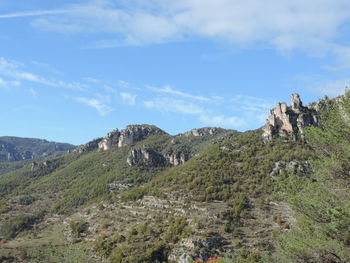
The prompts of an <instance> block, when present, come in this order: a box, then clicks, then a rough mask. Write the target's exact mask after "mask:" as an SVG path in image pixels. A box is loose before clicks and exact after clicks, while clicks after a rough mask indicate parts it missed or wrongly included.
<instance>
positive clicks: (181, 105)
mask: <svg viewBox="0 0 350 263" xmlns="http://www.w3.org/2000/svg"><path fill="white" fill-rule="evenodd" d="M144 106H145V107H146V108H150V109H157V110H160V111H165V112H175V113H183V114H189V115H201V114H202V113H204V109H203V108H201V107H199V106H198V105H195V104H193V103H190V102H186V101H183V100H174V99H169V98H156V99H154V100H150V101H144Z"/></svg>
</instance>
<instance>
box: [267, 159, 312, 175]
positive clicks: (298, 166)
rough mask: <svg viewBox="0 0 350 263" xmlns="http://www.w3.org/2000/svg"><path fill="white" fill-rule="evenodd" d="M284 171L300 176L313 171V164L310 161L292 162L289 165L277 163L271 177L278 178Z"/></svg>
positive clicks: (282, 162) (281, 162)
mask: <svg viewBox="0 0 350 263" xmlns="http://www.w3.org/2000/svg"><path fill="white" fill-rule="evenodd" d="M283 171H290V172H293V173H297V174H300V175H303V174H307V173H310V172H311V171H312V167H311V164H310V163H309V162H308V161H297V160H294V161H291V162H289V163H287V162H284V161H279V162H276V163H275V167H274V168H273V170H272V172H271V173H270V176H278V175H280V174H281V173H282V172H283Z"/></svg>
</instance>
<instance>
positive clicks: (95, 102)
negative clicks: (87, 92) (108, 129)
mask: <svg viewBox="0 0 350 263" xmlns="http://www.w3.org/2000/svg"><path fill="white" fill-rule="evenodd" d="M75 100H76V101H77V102H79V103H82V104H85V105H87V106H89V107H92V108H94V109H95V110H97V112H98V113H99V114H100V115H101V116H103V117H104V116H106V115H108V114H109V113H111V112H112V111H113V110H114V109H113V108H111V107H109V106H108V105H106V104H105V103H104V101H103V100H102V99H98V98H85V97H76V98H75Z"/></svg>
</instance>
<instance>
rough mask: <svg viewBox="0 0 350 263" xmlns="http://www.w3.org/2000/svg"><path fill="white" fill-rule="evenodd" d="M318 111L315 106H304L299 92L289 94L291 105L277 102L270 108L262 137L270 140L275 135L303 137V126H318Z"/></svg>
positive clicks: (294, 137)
mask: <svg viewBox="0 0 350 263" xmlns="http://www.w3.org/2000/svg"><path fill="white" fill-rule="evenodd" d="M318 123H319V112H318V111H317V110H316V108H315V107H304V106H303V104H302V101H301V99H300V96H299V94H292V95H291V106H287V104H286V103H280V102H279V103H277V105H276V107H275V108H274V109H272V110H271V114H270V116H269V118H268V119H267V123H266V125H265V126H264V128H263V138H264V140H265V141H270V140H272V139H274V138H277V137H287V138H291V139H293V140H298V139H304V131H303V128H305V127H307V126H318Z"/></svg>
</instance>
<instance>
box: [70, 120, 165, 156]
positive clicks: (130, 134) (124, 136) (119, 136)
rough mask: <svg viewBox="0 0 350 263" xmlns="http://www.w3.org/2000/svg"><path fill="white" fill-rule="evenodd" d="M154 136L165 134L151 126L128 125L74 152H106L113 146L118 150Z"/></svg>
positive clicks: (81, 146)
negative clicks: (97, 150)
mask: <svg viewBox="0 0 350 263" xmlns="http://www.w3.org/2000/svg"><path fill="white" fill-rule="evenodd" d="M156 134H159V135H160V134H165V132H164V131H162V130H161V129H159V128H157V127H155V126H151V125H129V126H127V127H126V128H125V129H124V130H122V131H119V130H118V129H115V130H114V131H112V132H110V133H108V134H107V136H106V137H104V138H97V139H94V140H93V141H90V142H88V143H86V144H83V145H80V146H79V147H78V148H76V149H75V152H78V153H85V152H89V151H93V150H96V149H99V150H101V151H107V150H109V149H111V148H112V147H114V146H116V147H118V148H120V147H124V146H126V145H129V144H133V143H136V142H138V141H141V140H143V139H145V138H146V137H148V136H151V135H156Z"/></svg>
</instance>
